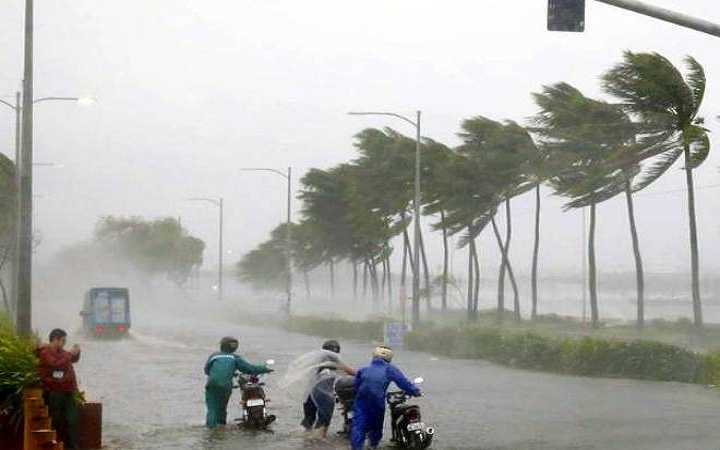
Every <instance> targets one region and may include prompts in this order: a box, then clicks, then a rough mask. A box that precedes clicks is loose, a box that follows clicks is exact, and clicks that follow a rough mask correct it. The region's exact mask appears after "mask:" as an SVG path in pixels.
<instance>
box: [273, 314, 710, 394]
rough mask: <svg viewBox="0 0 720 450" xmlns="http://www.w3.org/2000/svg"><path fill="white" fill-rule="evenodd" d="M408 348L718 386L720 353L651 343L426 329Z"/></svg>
mask: <svg viewBox="0 0 720 450" xmlns="http://www.w3.org/2000/svg"><path fill="white" fill-rule="evenodd" d="M383 324H384V320H383V319H374V320H369V321H350V320H345V319H340V318H335V317H330V318H320V317H313V316H293V317H292V318H291V319H289V320H288V321H287V322H286V323H285V328H286V329H287V330H288V331H292V332H297V333H303V334H308V335H312V336H321V337H325V338H342V339H355V340H362V341H381V340H382V339H383ZM406 346H407V348H408V349H409V350H416V351H424V352H428V353H433V354H436V355H438V356H445V357H449V358H465V359H485V360H488V361H492V362H494V363H497V364H501V365H504V366H509V367H514V368H518V369H528V370H538V371H543V372H552V373H560V374H568V375H580V376H592V377H616V378H633V379H641V380H655V381H676V382H683V383H702V384H710V385H720V352H715V353H698V352H694V351H692V350H688V349H686V348H683V347H681V346H677V345H672V344H667V343H663V342H656V341H649V340H621V339H612V338H607V339H603V338H597V337H580V338H574V337H554V336H546V335H541V334H538V333H533V332H528V331H518V330H508V329H503V328H500V327H480V326H460V327H427V326H426V327H423V328H420V329H418V330H416V331H412V332H410V333H408V335H407V340H406Z"/></svg>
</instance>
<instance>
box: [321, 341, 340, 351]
mask: <svg viewBox="0 0 720 450" xmlns="http://www.w3.org/2000/svg"><path fill="white" fill-rule="evenodd" d="M322 348H323V350H329V351H331V352H334V353H340V343H339V342H338V341H336V340H335V339H331V340H329V341H325V342H323V345H322Z"/></svg>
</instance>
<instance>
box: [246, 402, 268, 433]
mask: <svg viewBox="0 0 720 450" xmlns="http://www.w3.org/2000/svg"><path fill="white" fill-rule="evenodd" d="M246 422H247V424H248V425H250V426H251V427H253V428H258V429H259V428H265V426H266V425H267V423H266V421H265V413H264V411H263V407H262V406H253V407H250V408H248V410H247V419H246Z"/></svg>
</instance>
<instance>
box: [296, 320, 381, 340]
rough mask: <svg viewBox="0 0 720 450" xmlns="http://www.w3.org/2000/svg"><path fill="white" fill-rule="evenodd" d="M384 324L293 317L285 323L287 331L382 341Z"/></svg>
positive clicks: (372, 321)
mask: <svg viewBox="0 0 720 450" xmlns="http://www.w3.org/2000/svg"><path fill="white" fill-rule="evenodd" d="M383 323H384V322H383V320H382V319H373V320H368V321H362V322H356V321H351V320H345V319H339V318H336V317H331V318H321V317H312V316H292V317H291V318H290V319H288V320H287V322H285V329H286V330H288V331H292V332H295V333H302V334H308V335H311V336H321V337H324V338H333V339H355V340H360V341H381V340H382V339H383Z"/></svg>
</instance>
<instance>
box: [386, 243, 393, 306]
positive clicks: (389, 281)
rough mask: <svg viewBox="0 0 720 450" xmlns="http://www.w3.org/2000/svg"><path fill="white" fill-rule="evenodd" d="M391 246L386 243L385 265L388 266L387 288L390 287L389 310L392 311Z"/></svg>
mask: <svg viewBox="0 0 720 450" xmlns="http://www.w3.org/2000/svg"><path fill="white" fill-rule="evenodd" d="M389 248H390V246H389V245H388V244H387V243H385V265H386V266H387V272H388V277H387V288H388V312H390V311H392V301H393V288H392V270H391V269H390V251H389Z"/></svg>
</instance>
